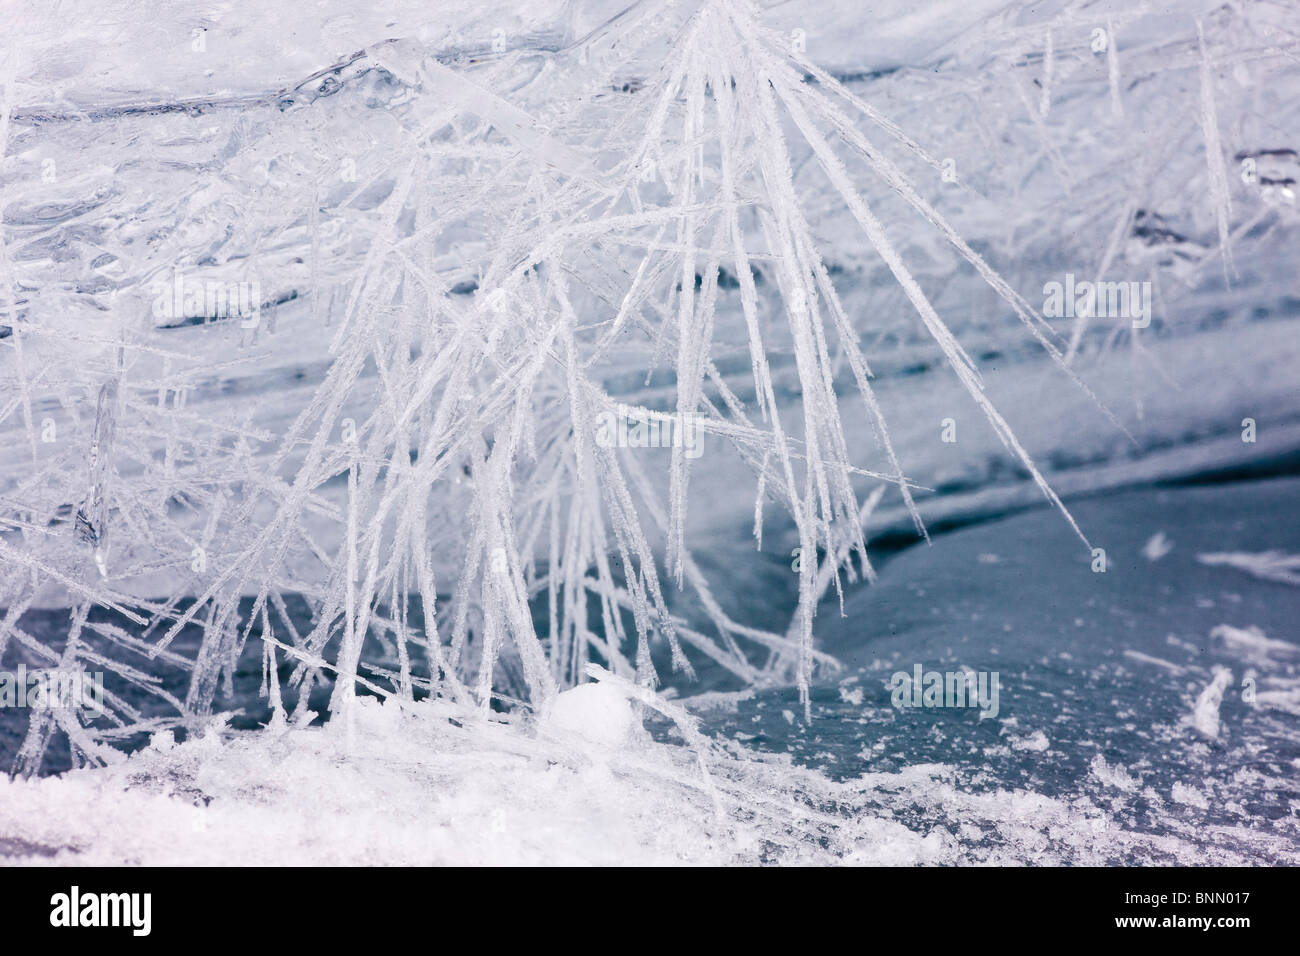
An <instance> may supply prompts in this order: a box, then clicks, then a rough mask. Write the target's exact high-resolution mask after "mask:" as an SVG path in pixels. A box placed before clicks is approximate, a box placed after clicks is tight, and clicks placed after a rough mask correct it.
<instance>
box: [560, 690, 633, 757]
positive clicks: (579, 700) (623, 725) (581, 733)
mask: <svg viewBox="0 0 1300 956" xmlns="http://www.w3.org/2000/svg"><path fill="white" fill-rule="evenodd" d="M545 727H546V729H547V730H548V731H549V732H550V733H552V734H557V735H561V736H563V735H568V736H570V737H573V738H576V739H578V740H580V741H583V742H585V743H589V744H594V745H596V746H597V747H601V748H618V747H624V746H626V745H627V744H628V743H630V742H631V741H632V740H633V739H634V737H635V736H636V735H637V732H638V731H640V730H641V729H642V728H641V722H640V721H639V720H638V719H637V716H636V713H635V711H634V710H633V709H632V703H631V701H629V700H628V699H627V695H626V694H624V693H623V692H622V691H621V690H620V689H619V688H618V687H616V686H614V685H612V684H609V683H591V684H579V685H578V686H577V687H571V688H569V689H568V690H566V691H565V692H564V693H562V694H559V695H558V696H557V697H556V698H555V702H554V703H553V704H552V705H551V710H550V713H549V714H548V716H547V719H546V721H545Z"/></svg>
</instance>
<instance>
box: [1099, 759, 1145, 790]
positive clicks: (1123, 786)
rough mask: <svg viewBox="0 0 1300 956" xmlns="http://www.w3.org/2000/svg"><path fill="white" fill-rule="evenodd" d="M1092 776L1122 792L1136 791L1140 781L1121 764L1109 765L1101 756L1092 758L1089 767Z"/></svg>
mask: <svg viewBox="0 0 1300 956" xmlns="http://www.w3.org/2000/svg"><path fill="white" fill-rule="evenodd" d="M1089 769H1090V770H1091V771H1092V775H1093V776H1094V777H1096V778H1097V779H1098V780H1099V781H1101V782H1102V783H1104V784H1105V785H1106V786H1108V787H1118V788H1119V789H1120V790H1136V789H1137V788H1138V783H1139V781H1138V780H1137V779H1136V778H1134V777H1133V776H1131V775H1130V774H1129V772H1128V771H1127V770H1125V769H1124V767H1122V766H1120V765H1119V764H1108V763H1107V762H1106V758H1105V757H1103V756H1102V755H1101V754H1097V756H1095V757H1093V758H1092V763H1091V764H1090V765H1089Z"/></svg>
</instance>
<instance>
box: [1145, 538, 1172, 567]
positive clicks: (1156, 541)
mask: <svg viewBox="0 0 1300 956" xmlns="http://www.w3.org/2000/svg"><path fill="white" fill-rule="evenodd" d="M1172 550H1174V545H1173V542H1172V541H1170V540H1169V539H1168V538H1166V537H1165V533H1164V532H1163V531H1157V532H1156V533H1155V534H1153V535H1152V536H1151V537H1150V538H1148V539H1147V543H1146V544H1144V545H1143V546H1142V557H1144V558H1146V559H1147V560H1148V561H1159V560H1160V559H1161V558H1163V557H1164V556H1165V555H1166V554H1168V553H1169V552H1170V551H1172Z"/></svg>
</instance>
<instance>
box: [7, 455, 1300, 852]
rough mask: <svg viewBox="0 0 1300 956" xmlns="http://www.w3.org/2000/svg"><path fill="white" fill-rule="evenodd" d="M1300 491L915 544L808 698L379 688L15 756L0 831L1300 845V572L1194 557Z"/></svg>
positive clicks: (771, 843) (447, 844) (932, 848)
mask: <svg viewBox="0 0 1300 956" xmlns="http://www.w3.org/2000/svg"><path fill="white" fill-rule="evenodd" d="M1298 494H1300V479H1293V478H1286V479H1275V480H1270V481H1261V482H1249V483H1230V484H1214V485H1202V486H1171V487H1166V488H1162V489H1152V490H1145V491H1134V492H1127V493H1121V494H1116V495H1112V496H1106V497H1100V498H1095V499H1090V500H1083V501H1077V502H1074V503H1073V505H1074V508H1075V512H1076V514H1077V515H1078V516H1079V518H1080V520H1081V521H1083V522H1084V523H1085V525H1086V527H1087V528H1088V529H1089V532H1090V534H1092V535H1093V536H1094V538H1095V539H1096V540H1097V542H1099V543H1101V542H1104V544H1105V546H1106V549H1107V552H1108V558H1109V563H1108V568H1107V570H1106V572H1105V573H1104V574H1096V573H1094V572H1092V571H1091V569H1090V566H1089V561H1088V555H1087V554H1086V553H1080V549H1079V548H1078V547H1077V542H1076V541H1074V540H1073V539H1071V538H1070V537H1069V536H1068V535H1064V534H1062V533H1061V529H1060V527H1059V525H1060V521H1059V517H1058V516H1055V515H1053V514H1052V513H1051V512H1050V511H1048V510H1046V509H1040V510H1035V511H1030V512H1027V513H1024V514H1021V515H1018V516H1014V517H1011V518H1007V519H1003V520H998V521H990V522H984V523H980V524H977V525H974V526H971V527H968V528H966V529H963V530H960V531H956V532H952V533H949V534H945V535H941V536H939V537H938V538H936V540H935V543H934V545H932V546H930V547H926V546H923V545H919V546H916V547H913V548H910V549H908V550H906V551H904V552H902V553H901V554H899V555H898V556H897V557H895V558H893V559H891V560H890V561H888V562H887V563H886V564H885V566H884V568H883V570H882V572H881V578H880V581H879V582H878V584H877V585H876V586H875V587H869V588H863V589H861V590H859V591H857V592H855V593H853V594H852V596H851V597H850V599H849V601H848V604H847V607H846V612H847V613H848V614H849V615H850V616H849V617H847V618H844V619H841V618H839V617H838V616H837V613H836V612H837V609H836V608H835V607H834V605H833V604H830V605H827V606H825V607H823V609H822V616H821V617H820V618H819V624H818V635H819V642H820V646H821V647H823V648H824V649H826V650H828V651H829V652H831V653H834V654H836V655H838V656H839V657H840V659H841V660H842V661H843V662H844V670H843V671H842V672H841V674H840V675H838V677H837V678H836V679H834V680H831V681H827V682H825V683H824V684H822V685H820V686H818V687H817V688H816V689H815V691H814V720H813V722H812V723H811V724H809V725H804V724H803V723H802V722H801V721H800V720H798V719H796V717H795V711H797V709H798V705H797V695H796V694H795V692H794V691H793V689H779V688H773V689H769V690H757V691H742V692H738V693H728V692H717V693H711V694H703V695H698V696H695V697H687V698H685V699H682V700H677V701H662V700H660V701H659V702H658V706H660V707H661V708H663V709H664V710H666V711H667V712H668V714H669V716H668V717H665V716H664V715H663V714H662V713H660V712H659V711H656V710H654V709H653V708H648V707H645V706H644V705H643V704H641V703H633V702H629V695H632V696H633V697H635V695H636V694H637V693H638V692H637V691H636V690H635V689H633V688H631V687H630V686H629V685H624V684H621V683H619V682H612V683H598V684H595V685H584V686H582V687H579V688H576V689H575V690H573V691H570V692H569V693H568V694H565V695H562V696H561V697H560V698H559V699H558V701H557V705H556V710H555V711H554V712H553V713H552V714H551V715H550V716H549V717H548V718H546V719H544V720H541V721H532V720H525V719H523V718H522V717H515V718H506V717H498V718H496V719H495V720H494V721H493V722H490V723H489V722H485V721H484V719H483V718H482V717H481V716H480V715H477V714H472V713H462V712H457V711H455V710H454V709H452V708H450V707H448V706H447V705H445V704H439V703H432V702H424V703H418V704H414V705H411V704H407V705H404V706H403V705H399V703H398V702H397V701H396V700H392V701H390V702H389V703H387V704H381V703H379V702H378V701H377V700H374V699H372V698H362V699H360V702H359V703H360V706H359V709H358V711H357V712H356V713H355V714H354V717H353V719H352V720H351V721H350V722H344V721H342V720H338V721H334V722H331V723H329V724H326V725H325V726H324V727H318V726H310V727H308V726H302V727H294V726H291V725H290V724H287V723H274V724H272V726H271V727H270V729H269V730H267V731H266V732H264V733H262V734H260V735H259V734H250V733H247V732H245V733H243V734H237V735H236V737H235V739H233V740H231V741H230V742H227V743H223V742H222V735H221V734H219V733H216V732H213V733H210V734H207V735H202V736H199V737H198V738H197V739H191V740H189V741H187V742H185V743H181V744H176V743H174V742H173V741H172V738H171V736H170V735H169V734H165V735H161V736H160V737H159V738H157V739H156V740H155V741H154V742H153V743H152V745H150V746H148V747H147V748H145V749H144V750H142V751H141V752H139V753H137V754H135V755H134V756H132V757H130V758H129V759H125V760H121V761H118V762H114V763H113V764H112V765H111V766H110V767H108V768H105V769H100V770H78V771H73V772H71V773H67V774H65V775H64V776H61V777H57V778H55V777H45V778H37V779H32V780H28V781H14V782H7V783H0V854H3V855H4V856H5V857H7V858H8V859H9V861H10V862H19V861H22V862H48V863H60V862H63V863H88V864H108V863H119V862H126V863H137V862H138V863H146V864H147V863H170V862H184V863H218V864H234V863H269V864H275V863H306V864H331V863H347V862H373V863H452V862H460V863H488V862H494V863H672V862H680V863H726V862H750V863H755V862H796V861H802V862H816V861H825V862H857V863H890V864H928V863H961V862H966V863H969V862H980V863H1009V862H1018V863H1040V864H1041V863H1074V864H1099V863H1106V864H1115V863H1143V862H1145V863H1157V864H1159V863H1174V862H1177V863H1225V864H1230V863H1247V864H1262V863H1273V864H1277V863H1290V864H1297V863H1300V788H1298V787H1297V785H1296V780H1297V778H1300V642H1297V641H1296V633H1295V625H1294V622H1295V620H1296V619H1297V613H1298V612H1300V590H1297V588H1296V587H1295V586H1294V585H1293V584H1288V583H1285V582H1283V581H1276V580H1268V579H1266V578H1261V577H1259V576H1257V575H1254V574H1252V573H1250V572H1249V571H1246V570H1242V569H1240V568H1238V567H1234V566H1225V565H1223V564H1220V563H1213V562H1206V561H1205V560H1203V558H1204V557H1205V556H1206V555H1213V554H1224V553H1227V554H1237V555H1240V554H1260V553H1267V552H1277V553H1283V554H1286V553H1291V554H1294V553H1297V552H1300V533H1298V532H1300V528H1297V526H1296V524H1295V523H1294V522H1290V523H1286V522H1279V521H1276V520H1273V516H1274V515H1277V514H1279V513H1285V512H1286V509H1287V508H1288V507H1290V506H1293V503H1294V502H1295V500H1296V497H1297V495H1298ZM1162 532H1164V537H1163V538H1159V539H1157V536H1158V535H1161V533H1162ZM1153 539H1157V540H1159V541H1160V545H1159V546H1151V542H1152V540H1153ZM1153 556H1154V557H1153ZM791 576H793V575H791ZM774 590H775V589H769V593H771V592H772V591H774ZM916 663H920V664H922V665H923V666H924V667H925V669H938V670H953V669H956V668H958V667H961V666H966V667H970V668H973V669H976V670H996V671H998V672H999V675H1000V701H999V704H1000V707H999V713H998V714H997V716H996V717H994V718H990V719H986V720H982V721H981V720H980V719H979V718H978V716H977V714H976V712H975V711H973V710H944V709H920V710H917V709H912V710H898V709H895V708H894V707H892V706H891V704H890V692H889V688H888V681H889V677H890V675H891V674H892V673H893V672H895V671H898V670H903V671H907V672H910V671H911V670H912V667H913V665H914V664H916ZM1225 673H1226V674H1228V675H1230V676H1229V677H1228V678H1227V679H1226V686H1221V687H1220V690H1221V691H1222V694H1221V701H1219V700H1214V699H1212V698H1213V695H1212V694H1211V695H1208V696H1207V694H1206V690H1207V688H1212V687H1213V686H1214V684H1215V682H1216V678H1217V676H1218V675H1220V674H1225ZM706 677H707V675H706ZM1247 680H1249V681H1251V682H1252V684H1253V688H1254V695H1253V700H1252V701H1250V702H1247V701H1246V700H1243V696H1244V690H1245V687H1246V684H1245V682H1246V681H1247ZM681 690H683V691H685V692H686V693H690V691H691V688H690V687H687V686H683V687H681ZM249 703H251V704H254V705H255V703H256V701H255V697H253V695H251V694H250V700H249ZM687 713H695V714H696V715H698V718H699V721H700V722H699V726H698V730H699V732H700V733H699V735H697V734H696V733H695V732H694V728H693V725H692V722H691V721H690V719H689V718H687V716H686V714H687ZM674 717H675V718H676V719H677V721H679V722H680V724H679V723H675V722H674V720H673V719H672V718H674ZM642 724H644V725H645V729H644V730H641V729H639V728H641V726H642ZM682 728H685V730H683V729H682ZM10 834H22V836H21V838H18V837H15V836H11V835H10Z"/></svg>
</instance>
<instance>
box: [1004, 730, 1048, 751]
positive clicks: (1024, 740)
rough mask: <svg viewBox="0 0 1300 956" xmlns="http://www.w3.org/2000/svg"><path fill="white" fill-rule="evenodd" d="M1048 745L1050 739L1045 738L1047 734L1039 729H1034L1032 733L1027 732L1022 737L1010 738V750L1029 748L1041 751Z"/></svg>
mask: <svg viewBox="0 0 1300 956" xmlns="http://www.w3.org/2000/svg"><path fill="white" fill-rule="evenodd" d="M1050 746H1051V741H1049V740H1048V739H1047V734H1045V733H1043V732H1042V731H1041V730H1035V731H1034V732H1033V733H1032V734H1028V735H1026V736H1024V737H1012V738H1011V749H1012V750H1029V751H1033V752H1036V753H1041V752H1043V751H1044V750H1046V749H1047V748H1048V747H1050Z"/></svg>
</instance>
